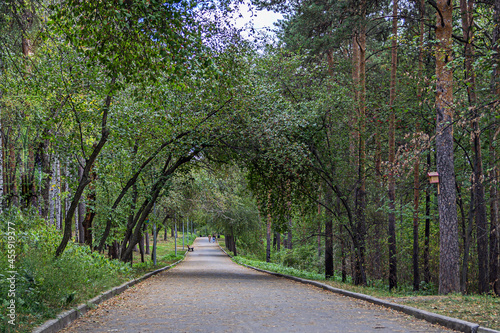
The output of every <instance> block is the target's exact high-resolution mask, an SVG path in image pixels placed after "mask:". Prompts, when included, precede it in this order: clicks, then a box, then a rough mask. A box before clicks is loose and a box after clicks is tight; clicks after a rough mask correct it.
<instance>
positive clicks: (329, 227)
mask: <svg viewBox="0 0 500 333" xmlns="http://www.w3.org/2000/svg"><path fill="white" fill-rule="evenodd" d="M325 188H326V191H325V206H326V214H325V215H326V219H325V278H326V279H329V278H331V277H333V276H334V271H333V214H332V211H331V210H332V209H333V193H332V188H331V187H330V186H329V185H328V184H326V186H325Z"/></svg>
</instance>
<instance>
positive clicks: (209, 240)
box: [208, 235, 212, 243]
mask: <svg viewBox="0 0 500 333" xmlns="http://www.w3.org/2000/svg"><path fill="white" fill-rule="evenodd" d="M210 238H212V237H211V236H210V235H208V242H209V243H210Z"/></svg>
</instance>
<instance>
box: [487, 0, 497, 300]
mask: <svg viewBox="0 0 500 333" xmlns="http://www.w3.org/2000/svg"><path fill="white" fill-rule="evenodd" d="M493 22H494V28H493V42H492V45H493V50H494V51H495V53H494V55H493V57H494V61H495V64H496V66H494V67H493V77H492V86H491V90H492V95H493V98H494V99H498V97H499V96H500V82H499V81H500V67H499V66H500V45H499V41H500V0H495V2H494V16H493ZM492 114H495V112H492ZM493 131H496V132H495V133H493ZM498 131H499V129H498V128H497V127H496V128H494V130H492V133H491V142H490V155H491V161H493V162H492V164H493V165H492V167H491V176H490V178H491V180H492V181H491V186H490V213H491V219H490V220H491V224H490V258H489V259H490V267H489V268H490V276H489V282H490V286H491V287H492V289H493V291H494V292H495V294H497V295H498V296H500V268H499V265H500V244H499V243H500V222H499V216H498V190H497V186H498V166H497V152H496V144H494V142H495V141H496V140H497V135H498Z"/></svg>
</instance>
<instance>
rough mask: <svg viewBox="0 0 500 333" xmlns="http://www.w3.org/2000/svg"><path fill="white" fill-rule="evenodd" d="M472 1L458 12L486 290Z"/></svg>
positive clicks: (464, 0)
mask: <svg viewBox="0 0 500 333" xmlns="http://www.w3.org/2000/svg"><path fill="white" fill-rule="evenodd" d="M473 10H474V1H473V0H460V11H461V15H462V32H463V37H464V40H465V41H466V43H465V64H464V65H465V82H466V85H467V94H468V96H469V105H470V107H471V108H472V110H473V111H472V113H473V120H472V150H473V152H474V155H473V156H474V158H473V164H474V178H473V189H474V192H475V194H474V198H475V200H476V201H475V207H476V210H475V220H476V228H477V254H478V270H479V272H478V278H479V281H478V291H479V293H486V292H488V289H489V288H488V232H487V230H486V202H485V199H484V186H483V162H482V156H481V140H480V133H481V130H480V128H479V114H478V112H477V97H476V75H475V72H474V68H473V66H472V63H473V61H474V53H475V52H474V48H473V45H472V40H473V38H474V33H473V30H472V29H473V26H474V18H473Z"/></svg>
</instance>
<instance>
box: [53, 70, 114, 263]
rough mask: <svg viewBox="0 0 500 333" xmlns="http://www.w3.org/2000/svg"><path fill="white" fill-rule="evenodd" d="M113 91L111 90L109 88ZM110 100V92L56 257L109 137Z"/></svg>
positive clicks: (65, 242)
mask: <svg viewBox="0 0 500 333" xmlns="http://www.w3.org/2000/svg"><path fill="white" fill-rule="evenodd" d="M114 84H115V78H112V79H111V86H112V87H113V86H114ZM111 89H113V88H111ZM111 99H112V95H111V92H110V93H109V94H108V96H107V97H106V100H105V102H104V107H103V110H102V122H101V138H100V139H99V142H98V143H97V144H96V145H95V147H94V149H93V151H92V154H91V155H90V157H89V158H88V159H86V161H85V167H84V169H83V174H82V179H81V180H80V183H79V184H78V187H77V189H76V191H75V194H74V196H73V200H71V206H70V208H69V210H68V215H66V218H65V220H64V233H63V238H62V240H61V243H60V244H59V246H58V247H57V249H56V253H55V255H56V257H58V256H60V255H61V254H62V253H63V252H64V249H66V246H67V245H68V242H69V240H70V239H71V234H72V227H73V223H72V222H73V215H74V214H75V210H76V207H77V205H78V202H79V201H80V198H81V197H82V195H83V191H84V190H85V188H86V187H87V185H88V184H90V182H91V181H90V179H89V174H90V169H91V168H92V166H93V165H94V162H95V160H96V159H97V156H98V155H99V153H100V152H101V150H102V148H103V147H104V145H105V144H106V142H107V141H108V136H109V129H108V126H107V120H108V112H109V107H110V105H111Z"/></svg>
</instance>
